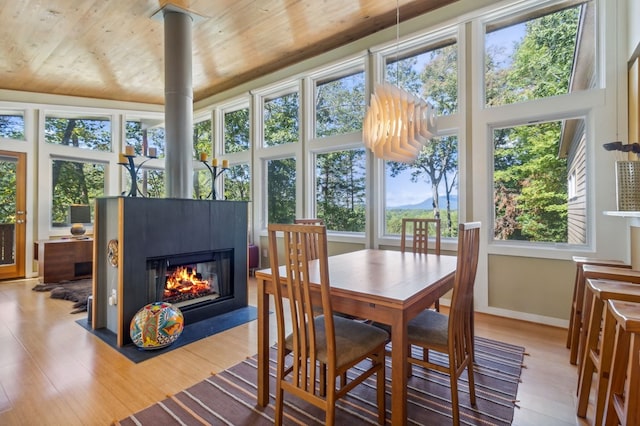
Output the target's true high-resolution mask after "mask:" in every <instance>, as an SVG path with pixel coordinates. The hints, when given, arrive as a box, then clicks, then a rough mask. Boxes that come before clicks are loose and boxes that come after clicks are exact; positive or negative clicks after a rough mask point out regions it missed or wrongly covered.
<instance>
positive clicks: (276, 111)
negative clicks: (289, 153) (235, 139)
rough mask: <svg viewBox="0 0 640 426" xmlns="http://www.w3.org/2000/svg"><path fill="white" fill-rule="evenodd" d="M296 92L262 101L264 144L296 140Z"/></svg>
mask: <svg viewBox="0 0 640 426" xmlns="http://www.w3.org/2000/svg"><path fill="white" fill-rule="evenodd" d="M298 109H299V101H298V92H293V93H289V94H286V95H282V96H279V97H277V98H273V99H269V98H266V99H265V101H264V117H263V126H264V127H263V128H264V146H275V145H283V144H288V143H294V142H298V139H299V131H300V124H299V119H298V115H299V114H298Z"/></svg>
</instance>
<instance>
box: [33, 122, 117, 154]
mask: <svg viewBox="0 0 640 426" xmlns="http://www.w3.org/2000/svg"><path fill="white" fill-rule="evenodd" d="M44 137H45V140H46V141H47V142H48V143H51V144H57V145H66V146H72V147H75V148H82V149H91V150H94V151H107V152H108V151H111V149H112V148H111V120H110V119H109V118H82V117H78V118H67V117H57V116H54V115H47V116H46V117H45V121H44Z"/></svg>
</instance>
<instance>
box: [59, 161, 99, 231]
mask: <svg viewBox="0 0 640 426" xmlns="http://www.w3.org/2000/svg"><path fill="white" fill-rule="evenodd" d="M51 170H52V176H51V182H52V189H51V199H52V200H53V205H52V207H51V225H52V226H53V227H66V226H71V223H70V220H69V215H70V206H71V205H74V204H81V205H89V206H91V210H92V211H91V217H93V214H94V212H93V206H94V200H95V198H96V197H101V196H103V195H104V187H105V177H104V170H105V165H104V164H102V163H91V162H83V161H68V160H62V159H54V160H52V162H51ZM92 222H93V220H92Z"/></svg>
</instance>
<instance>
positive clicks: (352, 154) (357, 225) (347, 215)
mask: <svg viewBox="0 0 640 426" xmlns="http://www.w3.org/2000/svg"><path fill="white" fill-rule="evenodd" d="M365 160H366V154H365V150H364V149H363V148H360V149H352V150H345V151H336V152H329V153H326V154H318V155H317V157H316V216H317V217H318V218H321V219H323V220H324V222H325V225H326V226H327V229H330V230H332V231H344V232H364V231H365V226H366V223H365V219H366V192H365V180H366V162H365Z"/></svg>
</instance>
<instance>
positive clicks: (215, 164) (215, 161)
mask: <svg viewBox="0 0 640 426" xmlns="http://www.w3.org/2000/svg"><path fill="white" fill-rule="evenodd" d="M211 165H212V166H213V167H218V159H217V158H214V159H213V160H211Z"/></svg>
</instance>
